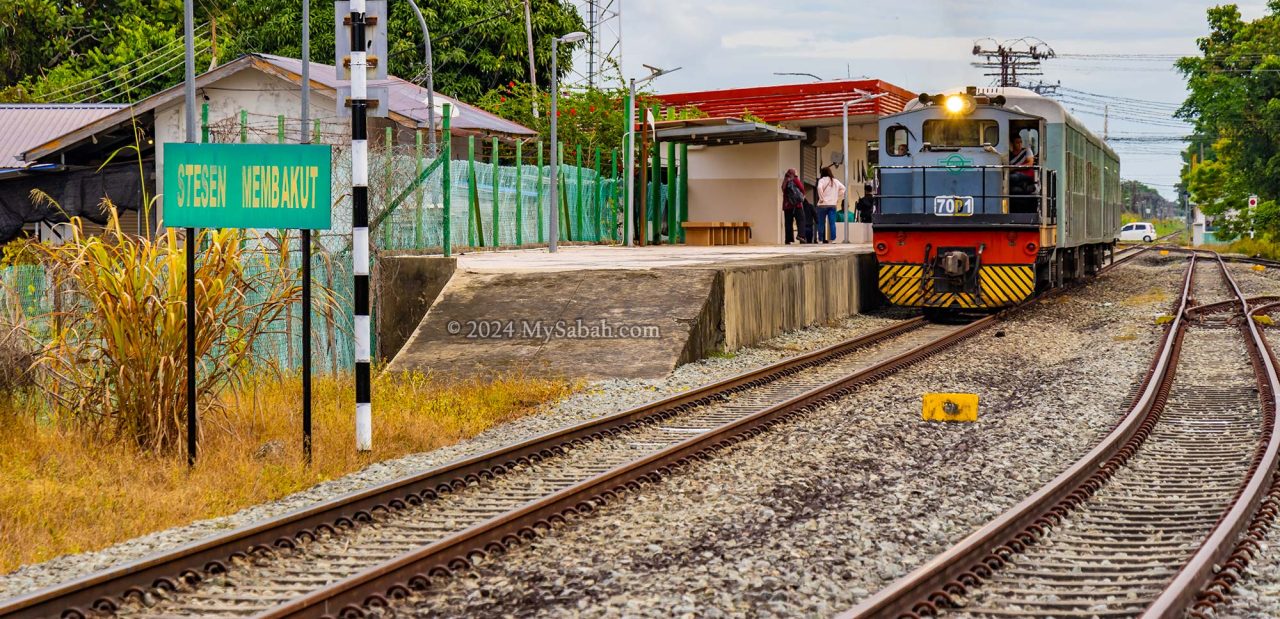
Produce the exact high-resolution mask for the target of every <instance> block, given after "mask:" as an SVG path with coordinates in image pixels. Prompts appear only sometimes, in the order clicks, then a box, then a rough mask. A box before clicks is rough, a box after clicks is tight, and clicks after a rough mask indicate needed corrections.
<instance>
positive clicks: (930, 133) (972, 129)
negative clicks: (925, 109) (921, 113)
mask: <svg viewBox="0 0 1280 619" xmlns="http://www.w3.org/2000/svg"><path fill="white" fill-rule="evenodd" d="M924 141H925V142H928V143H929V145H930V146H932V147H934V148H956V147H961V146H982V145H983V144H990V145H992V146H995V145H997V144H999V142H1000V125H999V123H997V122H996V121H994V120H982V119H973V118H948V119H945V120H926V121H924Z"/></svg>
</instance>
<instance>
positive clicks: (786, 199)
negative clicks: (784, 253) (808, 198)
mask: <svg viewBox="0 0 1280 619" xmlns="http://www.w3.org/2000/svg"><path fill="white" fill-rule="evenodd" d="M782 226H783V228H782V237H783V239H784V240H785V241H786V243H787V245H790V244H791V242H792V241H793V240H795V238H796V236H797V235H798V236H799V237H800V239H801V240H803V239H804V228H805V226H804V184H803V183H801V182H800V173H799V172H796V169H795V168H791V169H789V170H787V176H786V178H784V179H782ZM793 230H794V232H793Z"/></svg>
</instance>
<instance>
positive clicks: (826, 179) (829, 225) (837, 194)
mask: <svg viewBox="0 0 1280 619" xmlns="http://www.w3.org/2000/svg"><path fill="white" fill-rule="evenodd" d="M844 196H845V187H844V183H841V182H840V181H838V180H836V177H835V175H834V174H832V173H831V167H830V166H827V167H825V168H822V176H821V178H819V179H818V240H820V241H822V242H823V243H830V242H831V241H834V240H835V238H836V209H837V208H839V206H840V203H841V201H843V200H844Z"/></svg>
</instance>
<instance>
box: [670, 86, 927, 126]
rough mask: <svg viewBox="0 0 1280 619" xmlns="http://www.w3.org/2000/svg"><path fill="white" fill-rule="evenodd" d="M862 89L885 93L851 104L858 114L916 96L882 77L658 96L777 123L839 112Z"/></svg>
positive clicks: (882, 111)
mask: <svg viewBox="0 0 1280 619" xmlns="http://www.w3.org/2000/svg"><path fill="white" fill-rule="evenodd" d="M860 90H861V91H866V92H873V93H878V92H883V93H886V96H884V97H881V98H879V99H875V100H873V101H868V102H866V103H863V104H857V105H854V106H852V107H851V108H850V111H851V112H854V113H856V114H876V115H878V116H887V115H889V114H896V113H898V112H901V111H902V109H903V107H904V106H906V104H907V102H908V101H910V100H911V99H914V98H915V97H916V95H915V93H912V92H911V91H909V90H906V89H903V88H899V87H898V86H894V85H893V84H890V83H888V82H885V81H882V80H843V81H838V82H815V83H809V84H788V85H782V86H759V87H753V88H732V89H727V90H708V91H702V92H686V93H672V94H666V95H658V99H659V100H661V101H662V102H663V103H665V104H667V105H672V106H692V107H696V108H698V109H700V110H702V111H703V112H704V113H706V114H708V115H711V116H731V117H738V116H741V115H742V114H743V112H750V113H752V114H754V115H756V116H759V117H760V118H762V119H764V120H765V121H766V122H771V123H778V122H787V121H800V120H811V119H819V118H834V117H837V116H840V111H841V110H840V108H841V105H842V104H843V103H844V102H845V101H847V100H849V99H850V98H851V97H852V96H853V95H854V93H856V92H857V91H860Z"/></svg>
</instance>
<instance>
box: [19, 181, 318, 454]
mask: <svg viewBox="0 0 1280 619" xmlns="http://www.w3.org/2000/svg"><path fill="white" fill-rule="evenodd" d="M33 197H34V198H35V199H36V200H38V201H40V200H48V199H49V198H48V196H45V195H38V196H33ZM104 208H105V209H106V210H107V211H108V212H109V213H110V221H109V222H108V225H107V230H108V232H107V233H106V234H103V235H100V236H89V235H86V234H85V233H84V229H83V224H82V222H81V221H80V219H79V218H72V220H71V222H70V225H71V230H72V236H71V238H70V240H68V241H67V242H65V243H63V244H61V245H45V244H41V243H34V242H33V243H32V244H31V245H32V247H33V248H34V249H35V251H37V252H38V253H39V254H40V255H41V258H42V262H43V264H44V265H45V267H46V268H47V269H48V271H49V273H50V274H51V276H52V279H53V288H54V289H55V290H63V291H68V293H69V294H68V295H65V296H62V297H60V299H59V301H60V308H59V309H56V310H55V312H54V313H53V316H52V319H53V321H54V328H53V332H52V337H51V341H49V342H48V343H46V344H45V345H44V346H43V347H42V348H41V349H40V350H39V351H38V352H37V353H36V354H35V368H36V369H35V379H36V381H37V382H38V383H39V385H40V387H41V391H42V393H44V394H45V395H46V396H47V397H48V398H49V399H50V400H51V404H52V408H53V410H54V419H55V420H56V421H57V422H58V423H60V424H62V425H65V426H67V427H75V428H80V429H83V430H87V431H88V432H89V433H90V434H92V435H95V436H98V437H101V438H103V439H106V440H119V441H123V442H128V443H132V444H135V445H137V446H138V447H140V448H142V449H145V450H149V451H155V452H168V451H174V450H176V449H177V448H178V447H179V446H180V445H181V444H182V437H183V427H184V421H183V420H184V412H183V411H185V410H186V403H187V395H186V386H185V385H186V328H187V321H186V277H187V276H188V274H187V272H186V263H185V252H184V244H183V241H181V240H180V239H179V238H178V237H177V235H176V233H175V231H174V230H173V229H170V230H169V231H168V232H167V233H166V234H164V235H162V236H160V237H158V238H156V239H149V238H145V237H135V236H130V235H127V234H124V233H123V232H122V231H121V230H120V222H119V219H118V216H117V213H116V210H115V207H114V206H113V205H111V204H110V202H109V201H105V200H104ZM243 240H244V238H243V236H242V235H241V233H240V231H238V230H202V231H201V232H200V238H199V239H196V240H195V241H194V242H196V243H199V244H201V245H202V246H204V249H203V250H202V251H201V257H200V261H199V263H198V265H199V266H198V267H197V269H196V273H195V278H196V280H195V289H196V325H195V332H196V338H195V339H196V354H197V367H198V377H197V381H196V389H197V391H196V393H197V398H199V399H200V400H201V401H202V402H204V403H206V404H208V403H212V402H213V400H214V398H215V396H216V395H217V394H218V393H219V391H220V390H221V389H223V388H225V387H227V386H233V385H237V384H238V382H239V381H240V380H241V379H243V378H244V377H245V376H246V375H247V374H248V373H249V372H250V371H251V370H253V369H255V368H262V367H270V362H271V360H270V359H263V358H261V357H260V355H258V354H257V353H256V352H255V350H256V347H255V346H254V343H255V341H256V340H258V339H259V338H262V337H264V336H266V335H267V334H268V333H269V329H270V328H271V326H272V325H273V324H274V323H275V322H276V321H277V320H278V319H280V318H281V317H283V316H284V315H285V313H286V312H287V311H288V308H289V307H290V306H291V305H292V304H294V303H295V302H296V301H297V297H298V291H299V289H298V286H297V284H296V281H295V280H296V278H295V277H294V276H293V275H294V274H293V273H292V272H291V270H290V269H288V267H286V266H284V265H282V264H277V266H275V267H274V268H273V267H271V266H270V264H268V265H267V268H265V269H263V270H261V271H257V272H256V274H255V271H254V270H251V269H247V268H245V266H246V263H247V262H249V261H250V260H251V259H255V258H253V257H251V255H250V252H249V251H248V250H246V249H245V245H246V243H244V242H242V241H243ZM188 242H192V241H188ZM256 259H259V260H263V261H264V262H265V261H268V260H269V258H268V257H265V255H264V256H263V257H257V258H256ZM255 297H257V298H260V299H261V300H259V301H256V302H254V301H252V300H251V299H253V298H255Z"/></svg>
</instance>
